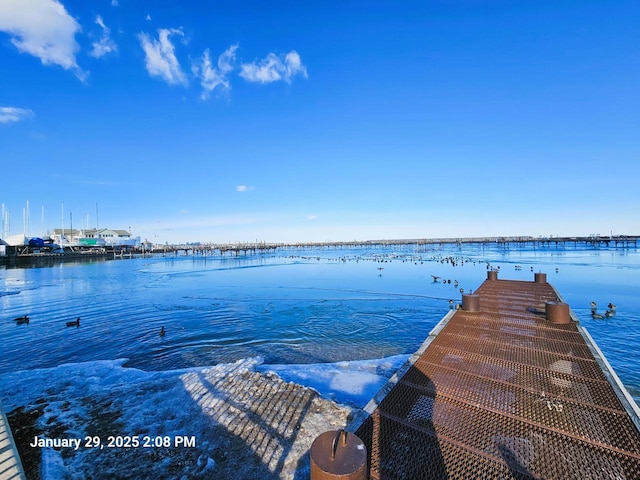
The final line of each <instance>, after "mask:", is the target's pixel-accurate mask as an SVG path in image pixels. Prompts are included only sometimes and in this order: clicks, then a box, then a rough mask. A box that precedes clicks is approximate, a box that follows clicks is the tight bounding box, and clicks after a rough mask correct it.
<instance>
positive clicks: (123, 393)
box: [0, 356, 407, 479]
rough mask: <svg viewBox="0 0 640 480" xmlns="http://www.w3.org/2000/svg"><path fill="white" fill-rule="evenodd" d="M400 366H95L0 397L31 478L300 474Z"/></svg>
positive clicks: (25, 375) (16, 376) (47, 377)
mask: <svg viewBox="0 0 640 480" xmlns="http://www.w3.org/2000/svg"><path fill="white" fill-rule="evenodd" d="M406 358H407V356H396V357H389V358H387V359H381V360H376V361H373V360H372V361H357V362H339V363H335V364H318V365H261V362H262V360H261V359H260V358H248V359H243V360H240V361H238V362H235V363H232V364H224V365H216V366H212V367H198V368H190V369H184V370H172V371H158V372H146V371H142V370H137V369H133V368H125V367H124V366H123V365H124V364H125V362H126V360H125V359H119V360H112V361H95V362H87V363H77V364H66V365H60V366H58V367H55V368H49V369H34V370H26V371H20V372H14V373H10V374H5V375H3V376H2V377H1V378H0V396H1V398H2V402H3V406H4V409H5V412H6V413H7V414H8V417H9V421H10V424H11V426H12V429H13V432H14V437H15V438H16V443H18V445H19V448H20V453H21V457H22V461H23V464H24V467H25V470H26V471H27V474H28V475H29V477H30V478H44V479H49V478H56V479H58V478H69V479H82V478H95V479H101V478H104V479H107V478H109V479H113V478H158V479H162V478H181V479H200V478H214V477H215V478H220V479H224V478H233V479H243V478H247V479H250V478H266V479H276V478H277V479H295V478H307V477H308V474H309V458H308V449H309V448H310V446H311V443H312V442H313V440H314V439H315V438H316V437H317V436H318V435H320V434H321V433H323V432H324V431H327V430H335V429H338V428H341V427H344V426H345V425H346V423H347V421H348V418H349V416H350V415H351V414H352V413H353V409H354V408H359V407H362V406H364V404H366V402H367V401H368V400H369V399H370V398H371V396H373V394H375V393H376V391H377V390H378V389H379V388H380V387H381V386H382V385H384V383H385V382H386V381H387V379H388V378H389V377H390V376H391V375H392V374H393V372H394V371H395V370H396V369H397V368H398V367H399V366H400V365H402V363H403V362H404V361H405V360H406ZM303 385H304V386H303ZM307 387H309V388H307ZM332 400H334V401H335V402H338V403H335V402H334V401H332ZM47 439H48V440H49V441H50V442H53V441H54V440H58V444H54V445H57V446H54V447H50V446H44V447H41V446H39V445H40V444H38V442H43V443H41V444H44V442H45V441H46V440H47ZM65 440H66V444H67V445H69V444H72V443H74V442H76V441H79V442H78V443H79V447H78V448H77V449H76V448H74V447H73V446H62V447H60V446H59V445H60V443H61V442H62V444H63V445H64V444H65Z"/></svg>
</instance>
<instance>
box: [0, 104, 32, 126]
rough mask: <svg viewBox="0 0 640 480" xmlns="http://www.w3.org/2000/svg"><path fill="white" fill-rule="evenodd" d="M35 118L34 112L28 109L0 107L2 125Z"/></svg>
mask: <svg viewBox="0 0 640 480" xmlns="http://www.w3.org/2000/svg"><path fill="white" fill-rule="evenodd" d="M30 117H33V111H32V110H29V109H27V108H18V107H0V123H14V122H20V121H22V120H25V119H27V118H30Z"/></svg>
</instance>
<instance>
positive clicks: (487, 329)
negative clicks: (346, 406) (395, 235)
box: [349, 272, 640, 480]
mask: <svg viewBox="0 0 640 480" xmlns="http://www.w3.org/2000/svg"><path fill="white" fill-rule="evenodd" d="M462 306H463V308H462V309H460V310H457V311H451V312H450V313H449V314H448V315H447V316H445V318H443V320H442V321H441V322H440V324H438V326H437V327H436V328H435V329H434V331H433V332H431V335H430V337H429V338H428V339H427V340H426V341H425V343H424V344H423V346H422V347H421V348H420V350H419V351H418V352H416V354H415V355H414V356H412V357H411V359H410V360H409V362H408V363H407V365H406V366H405V367H404V368H403V369H402V370H401V371H400V372H399V373H398V374H397V375H396V376H394V377H393V378H392V379H391V381H390V382H389V384H388V385H387V386H386V387H385V388H384V389H383V390H382V391H381V392H379V393H378V395H376V397H375V398H374V399H373V400H372V401H371V402H370V403H369V404H368V405H367V407H366V408H365V412H364V413H363V415H362V416H361V417H359V418H356V419H354V422H352V423H351V426H350V428H349V430H351V431H352V432H355V433H356V434H357V435H358V436H359V437H360V438H361V439H362V440H363V441H364V443H365V445H366V446H367V451H368V464H369V476H370V478H371V479H398V480H400V479H402V480H413V479H423V478H424V479H427V478H428V479H438V478H441V479H464V480H467V479H476V478H486V479H497V478H500V479H502V478H517V479H531V478H533V479H559V480H560V479H561V480H567V479H576V480H578V479H580V480H583V479H617V480H622V479H639V478H640V420H639V417H640V411H639V410H638V407H637V405H636V404H635V403H634V402H633V400H632V399H631V397H630V396H629V394H628V393H627V392H626V390H625V389H624V387H623V386H622V384H621V383H620V381H619V379H618V377H617V376H616V375H615V373H614V372H613V370H612V369H611V367H610V366H609V364H608V362H607V361H606V359H605V358H604V357H603V356H602V354H601V352H600V351H599V349H598V348H597V346H596V345H595V343H594V342H593V340H592V339H591V337H590V336H589V334H588V333H587V332H586V330H584V329H583V328H581V327H580V326H579V325H578V322H577V321H576V319H575V317H574V316H573V314H572V313H571V312H570V309H569V306H568V305H566V304H564V303H563V302H562V300H561V299H560V296H559V294H558V292H557V291H556V290H555V289H554V288H553V287H552V286H551V285H549V284H548V283H547V282H546V275H544V274H536V278H535V281H532V282H524V281H509V280H498V279H497V273H496V272H489V274H488V278H487V280H486V281H485V282H484V283H483V284H482V285H481V287H480V288H479V289H478V290H477V291H476V292H475V294H474V295H467V296H463V302H462ZM557 307H561V308H562V307H566V319H565V318H563V317H562V312H561V313H560V315H559V316H558V314H557ZM554 308H555V309H556V310H555V312H556V313H555V314H554V313H553V312H552V309H554ZM552 315H555V317H554V318H552ZM550 320H552V321H550Z"/></svg>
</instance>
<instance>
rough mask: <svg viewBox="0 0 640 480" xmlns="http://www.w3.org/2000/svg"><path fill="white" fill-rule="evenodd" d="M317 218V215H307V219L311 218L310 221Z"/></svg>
mask: <svg viewBox="0 0 640 480" xmlns="http://www.w3.org/2000/svg"><path fill="white" fill-rule="evenodd" d="M317 219H318V217H317V216H316V215H308V216H307V220H309V221H310V222H312V221H314V220H317Z"/></svg>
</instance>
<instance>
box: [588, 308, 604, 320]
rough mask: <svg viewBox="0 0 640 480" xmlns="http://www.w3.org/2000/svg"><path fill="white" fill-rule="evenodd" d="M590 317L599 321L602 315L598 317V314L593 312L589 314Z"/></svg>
mask: <svg viewBox="0 0 640 480" xmlns="http://www.w3.org/2000/svg"><path fill="white" fill-rule="evenodd" d="M591 317H592V318H596V319H601V318H604V315H600V314H599V313H596V312H595V310H594V311H593V312H591Z"/></svg>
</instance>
